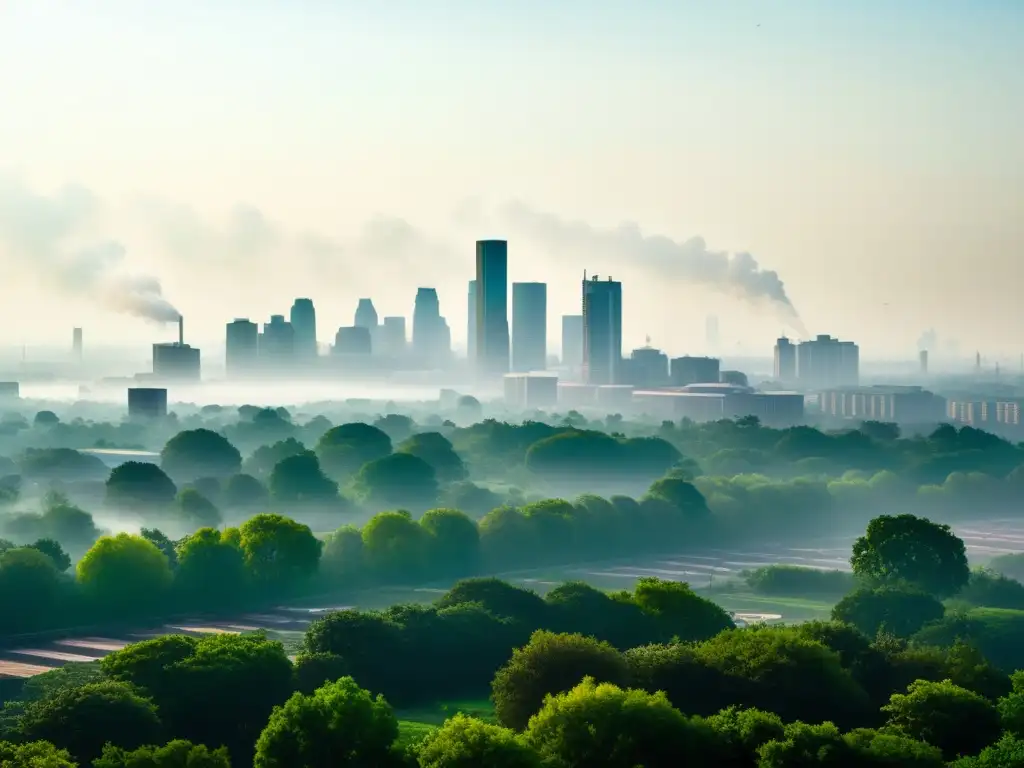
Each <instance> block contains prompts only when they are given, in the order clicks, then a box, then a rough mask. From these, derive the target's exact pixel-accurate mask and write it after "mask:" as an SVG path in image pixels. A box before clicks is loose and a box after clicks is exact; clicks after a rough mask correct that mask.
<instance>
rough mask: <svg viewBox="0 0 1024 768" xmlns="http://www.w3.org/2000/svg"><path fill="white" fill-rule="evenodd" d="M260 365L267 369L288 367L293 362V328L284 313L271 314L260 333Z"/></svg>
mask: <svg viewBox="0 0 1024 768" xmlns="http://www.w3.org/2000/svg"><path fill="white" fill-rule="evenodd" d="M259 345H260V367H261V368H265V369H269V370H281V371H283V370H284V369H287V368H290V367H291V366H292V364H293V363H294V362H295V328H294V326H292V324H291V323H289V322H288V321H287V320H285V319H284V315H271V316H270V322H269V323H264V324H263V333H262V334H261V335H260V341H259Z"/></svg>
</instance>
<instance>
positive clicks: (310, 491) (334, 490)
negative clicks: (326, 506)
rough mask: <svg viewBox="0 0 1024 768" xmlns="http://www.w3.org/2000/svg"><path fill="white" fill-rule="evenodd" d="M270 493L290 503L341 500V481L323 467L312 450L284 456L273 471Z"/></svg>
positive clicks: (278, 499) (319, 502)
mask: <svg viewBox="0 0 1024 768" xmlns="http://www.w3.org/2000/svg"><path fill="white" fill-rule="evenodd" d="M270 496H271V497H272V498H273V499H274V501H277V502H280V503H286V504H296V503H313V504H323V503H330V502H337V501H338V484H337V483H336V482H334V481H333V480H331V479H330V478H329V477H327V475H325V474H324V473H323V471H322V470H321V469H320V462H319V461H318V460H317V458H316V454H315V453H313V452H312V451H303V452H302V453H298V454H295V455H294V456H289V457H287V458H285V459H281V461H279V462H278V463H277V464H275V465H274V468H273V470H271V472H270Z"/></svg>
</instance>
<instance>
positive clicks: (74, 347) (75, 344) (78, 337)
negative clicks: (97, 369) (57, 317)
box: [71, 328, 82, 361]
mask: <svg viewBox="0 0 1024 768" xmlns="http://www.w3.org/2000/svg"><path fill="white" fill-rule="evenodd" d="M71 354H72V355H73V356H74V358H75V360H78V361H81V359H82V329H81V328H72V329H71Z"/></svg>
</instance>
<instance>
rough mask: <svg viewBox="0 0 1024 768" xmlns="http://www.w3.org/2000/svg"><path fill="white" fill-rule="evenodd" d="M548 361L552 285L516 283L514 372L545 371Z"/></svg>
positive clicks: (513, 326)
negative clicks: (550, 288)
mask: <svg viewBox="0 0 1024 768" xmlns="http://www.w3.org/2000/svg"><path fill="white" fill-rule="evenodd" d="M547 362H548V286H547V284H546V283H512V370H513V371H517V372H519V373H526V372H529V371H543V370H545V369H546V368H547Z"/></svg>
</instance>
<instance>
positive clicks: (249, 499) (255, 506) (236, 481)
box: [221, 474, 270, 512]
mask: <svg viewBox="0 0 1024 768" xmlns="http://www.w3.org/2000/svg"><path fill="white" fill-rule="evenodd" d="M221 498H222V500H223V503H224V508H225V509H230V510H236V511H240V512H256V511H259V510H261V509H263V508H264V507H265V506H266V504H267V501H268V500H269V498H270V494H269V493H268V492H267V489H266V487H264V485H263V483H261V482H260V481H259V480H257V479H256V478H255V477H253V476H252V475H245V474H237V475H232V476H231V477H230V478H229V479H228V481H227V483H225V485H224V493H223V494H222V495H221Z"/></svg>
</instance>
